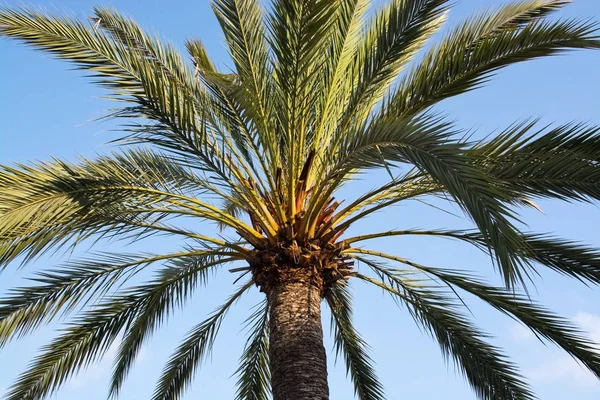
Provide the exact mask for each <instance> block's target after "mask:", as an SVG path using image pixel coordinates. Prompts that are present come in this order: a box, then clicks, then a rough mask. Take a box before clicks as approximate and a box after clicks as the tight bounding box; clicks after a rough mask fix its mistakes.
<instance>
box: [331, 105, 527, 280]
mask: <svg viewBox="0 0 600 400" xmlns="http://www.w3.org/2000/svg"><path fill="white" fill-rule="evenodd" d="M454 134H455V132H454V130H453V128H452V125H451V124H449V123H447V122H444V121H443V120H441V119H439V118H432V117H430V116H427V115H425V116H422V117H419V118H416V119H400V120H398V119H389V120H388V119H379V120H378V121H377V122H374V123H373V124H371V125H370V126H369V127H365V128H363V131H362V132H360V133H357V134H356V135H354V136H352V138H351V139H350V140H349V143H348V144H347V145H344V147H345V148H346V149H347V152H346V153H344V157H343V159H341V160H340V161H338V163H337V166H336V167H334V169H333V170H332V172H331V173H330V175H331V176H337V175H343V174H345V173H347V171H351V170H352V169H356V168H369V167H377V166H382V157H383V158H384V159H385V160H386V161H389V162H392V163H399V162H401V163H410V164H413V165H415V166H416V167H417V168H418V169H419V170H420V171H421V172H422V173H424V174H426V175H428V176H430V177H431V178H432V179H433V180H434V181H435V182H436V183H438V184H439V185H440V186H441V187H442V188H443V189H442V190H443V191H444V192H446V193H448V194H449V195H450V196H451V197H452V199H453V200H454V201H456V202H457V203H458V204H459V206H460V207H461V208H462V209H463V210H464V211H465V212H466V214H467V215H469V216H470V217H471V218H472V220H473V221H474V222H475V224H476V225H477V226H478V228H479V230H480V231H481V232H482V234H483V236H484V237H485V238H486V241H487V245H488V247H489V248H490V249H494V257H495V261H497V264H498V266H499V269H500V271H501V273H502V274H503V276H504V278H505V281H506V284H507V285H514V284H515V283H516V282H518V281H523V272H526V271H523V269H522V268H521V266H520V265H519V263H518V259H516V258H515V255H514V254H515V253H516V251H517V249H518V248H520V247H523V246H524V243H523V241H522V239H521V238H520V236H519V234H518V231H517V229H516V228H515V227H514V225H513V224H512V222H511V219H513V218H514V215H513V212H512V211H511V210H509V208H508V207H507V206H506V204H505V203H504V202H505V201H507V200H509V199H510V197H509V194H508V193H507V192H506V191H505V190H504V189H503V188H502V187H501V186H500V185H497V184H496V182H495V179H494V178H493V177H491V176H489V175H487V174H485V173H484V172H483V171H481V170H480V169H478V168H476V167H474V166H473V165H471V164H470V163H469V159H468V158H467V157H466V156H465V155H464V152H465V149H466V146H465V144H464V143H461V142H459V141H457V140H455V139H453V137H452V136H453V135H454ZM338 179H339V178H338ZM400 195H401V193H400ZM343 228H344V227H343V226H340V227H339V228H338V230H337V231H336V230H334V231H332V233H333V234H335V233H337V232H338V231H340V229H343ZM331 236H332V234H329V236H328V237H331Z"/></svg>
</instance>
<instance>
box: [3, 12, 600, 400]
mask: <svg viewBox="0 0 600 400" xmlns="http://www.w3.org/2000/svg"><path fill="white" fill-rule="evenodd" d="M456 3H458V4H457V6H456V7H454V9H453V10H452V13H451V14H450V24H452V23H455V22H456V21H458V20H461V19H462V18H463V17H464V16H466V15H467V14H468V13H470V12H472V11H474V10H476V9H478V8H480V7H485V6H486V5H497V4H500V2H499V1H496V0H486V1H483V0H463V1H460V2H456ZM7 4H8V5H11V6H12V5H20V4H23V2H21V1H19V2H15V1H8V3H7ZM27 4H29V2H27ZM31 4H36V5H41V6H44V7H47V8H49V9H51V10H68V11H70V12H72V13H74V14H76V15H78V16H81V17H85V16H87V15H89V13H90V10H91V7H92V6H93V5H96V4H99V3H97V2H95V1H94V2H91V1H88V0H71V1H66V0H62V1H61V0H54V1H41V0H40V1H37V2H35V3H31ZM100 4H103V5H108V6H113V7H115V8H117V9H119V10H121V11H122V12H125V13H128V14H130V15H132V16H134V17H135V18H136V19H137V20H138V22H140V23H141V24H142V25H143V26H144V27H146V28H148V29H151V30H154V31H156V32H158V33H161V34H162V35H163V36H165V37H166V38H168V39H169V40H171V41H172V42H174V43H176V44H178V45H182V43H183V40H184V39H186V38H189V37H194V36H198V37H200V38H201V39H202V40H203V41H204V43H205V44H206V46H207V47H208V50H209V52H210V54H211V55H212V57H213V59H214V60H216V61H217V63H218V64H219V65H220V66H221V67H223V68H228V67H229V66H230V65H231V64H230V63H229V62H228V58H227V53H226V50H225V47H224V42H223V40H222V36H221V33H220V30H219V28H218V26H217V23H216V21H215V19H214V17H213V15H212V13H211V10H210V8H209V5H208V1H206V0H199V1H171V2H166V1H158V0H148V1H145V2H143V3H142V2H136V1H126V0H122V1H121V0H114V1H112V2H105V3H100ZM563 15H565V16H567V15H568V16H581V17H595V18H597V19H600V2H598V1H597V0H578V1H575V2H574V4H572V5H570V6H568V7H567V8H566V9H565V10H564V11H563ZM599 65H600V52H591V51H585V52H574V53H569V54H567V55H563V56H559V57H554V58H551V59H544V60H537V61H533V62H529V63H527V64H522V65H518V66H514V67H511V68H509V69H507V70H503V71H501V72H500V73H499V75H498V76H497V77H496V78H495V79H494V80H493V81H492V82H491V83H490V84H488V85H487V86H486V87H485V88H484V89H481V90H478V91H476V92H472V93H470V94H468V95H464V96H461V97H458V98H455V99H452V100H449V101H445V102H443V103H442V104H440V105H439V106H438V109H439V110H442V111H445V112H447V113H448V114H449V115H450V116H452V117H453V118H455V119H456V120H457V121H459V124H460V126H462V127H464V128H472V129H476V130H477V132H478V135H479V134H480V135H484V134H489V133H491V132H494V131H495V130H497V129H500V128H502V127H505V126H507V125H508V124H510V123H511V122H512V121H514V120H517V119H522V118H526V117H529V116H540V117H542V121H543V122H549V123H554V122H555V123H563V122H569V121H572V120H578V121H581V120H583V121H589V122H591V123H596V124H600V114H599V113H598V109H599V106H600V98H599V97H598V93H600V68H599ZM71 68H72V67H71V66H70V65H68V64H65V63H63V62H61V61H57V60H53V59H50V58H49V57H48V56H47V55H44V54H41V53H37V52H34V51H32V50H30V49H27V48H26V47H25V46H23V45H20V44H17V43H15V42H12V41H11V42H9V41H6V40H2V41H0V87H1V88H2V92H1V95H0V96H1V97H0V99H1V104H2V106H1V107H0V163H3V164H7V163H11V162H25V161H27V160H47V159H49V158H50V157H51V156H56V157H60V158H66V159H74V157H75V156H76V155H77V154H83V155H86V156H93V154H94V153H97V152H100V153H101V152H106V151H108V150H109V149H110V147H109V146H106V145H105V143H106V142H108V141H109V140H110V139H112V138H114V137H116V134H115V133H112V132H109V130H110V128H111V127H112V126H113V125H111V124H110V123H102V124H99V123H95V122H90V121H91V120H92V119H93V118H95V117H98V116H100V115H101V113H102V111H103V110H106V109H107V108H109V107H110V106H111V104H110V103H107V102H106V101H104V100H101V99H100V98H99V97H100V96H101V95H102V92H101V91H100V90H99V89H97V88H95V87H93V86H92V85H90V84H88V82H87V81H86V79H84V78H83V77H82V74H81V73H79V72H74V71H71ZM371 178H373V179H376V178H377V177H376V176H373V177H369V179H368V180H367V179H365V180H363V181H362V182H360V183H359V186H360V187H361V188H363V189H368V188H370V187H371V186H372V184H373V183H372V182H371ZM359 186H355V188H356V187H359ZM540 205H541V206H542V209H543V211H544V214H541V213H538V212H533V211H527V212H526V213H525V217H524V219H525V221H526V222H527V223H528V225H529V226H528V228H529V229H531V230H534V231H540V232H556V233H559V234H560V235H562V236H564V237H567V238H572V239H577V240H581V241H583V242H586V243H588V244H591V245H594V246H596V247H600V238H599V237H598V234H597V227H598V226H600V210H599V209H598V207H597V206H591V205H585V204H580V203H573V204H563V203H558V202H554V201H542V202H540ZM468 225H469V224H468V222H466V221H464V220H461V219H459V218H455V217H452V216H449V215H446V214H441V213H439V212H436V211H435V210H433V209H431V208H427V207H424V206H420V205H418V204H410V205H403V206H400V207H397V208H395V209H394V210H393V211H392V212H390V213H387V214H385V215H384V214H380V215H376V216H375V217H374V218H372V219H371V220H369V222H368V223H367V224H366V226H364V227H366V228H370V229H376V230H381V229H383V228H401V227H423V228H436V227H440V228H444V227H448V228H450V227H463V226H468ZM204 228H205V227H200V228H199V229H204ZM207 229H208V228H207ZM120 246H121V245H112V247H111V246H107V247H106V248H107V249H110V250H120V249H121V247H120ZM173 246H177V243H176V242H175V241H173V240H164V239H159V240H156V239H154V240H149V241H147V242H146V243H145V244H143V245H142V244H140V245H139V247H140V248H143V249H150V250H152V251H160V250H162V249H172V248H173ZM377 247H378V248H381V249H385V250H387V251H391V252H396V253H398V254H401V255H403V256H406V257H409V258H412V259H415V260H418V261H421V262H423V263H429V264H430V265H435V266H441V267H454V268H462V269H465V268H466V269H472V270H476V271H478V272H479V273H480V274H482V275H484V276H487V277H488V278H489V279H496V278H494V277H493V276H492V272H491V266H490V263H489V261H488V259H487V258H486V257H485V256H484V255H482V254H480V253H478V252H477V251H476V250H474V249H470V248H468V247H465V246H463V245H460V244H456V243H453V242H448V241H431V240H407V239H404V240H397V239H395V240H387V241H384V242H380V243H379V244H378V245H377ZM57 260H58V258H53V259H50V258H48V259H43V260H40V261H39V262H36V263H34V264H32V265H30V266H28V267H27V268H26V269H24V270H20V271H18V270H17V268H16V266H15V267H13V268H9V269H8V270H7V271H6V272H5V273H4V274H3V275H2V277H1V278H0V294H2V293H5V292H6V290H7V289H8V288H9V287H11V286H14V285H17V284H21V283H22V278H23V276H27V275H29V274H31V273H32V272H33V271H36V270H41V269H43V268H48V267H49V266H52V265H55V264H56V262H57ZM233 279H234V277H233V276H231V275H230V274H228V273H223V274H221V275H219V276H217V277H216V278H215V279H214V281H213V284H212V285H210V286H209V287H208V288H206V289H201V290H198V292H197V295H196V296H195V298H194V300H193V301H192V302H190V303H189V306H188V308H187V309H186V310H185V312H182V313H180V314H177V315H176V316H175V318H173V319H172V320H171V321H170V322H169V323H168V325H167V326H165V327H163V328H162V329H161V330H160V331H159V332H158V333H157V334H156V335H154V337H153V338H152V339H151V340H150V341H149V342H148V343H147V345H146V347H145V349H144V351H143V354H142V356H141V357H140V359H139V360H138V362H137V364H136V367H135V369H134V371H133V372H132V374H131V375H130V379H129V380H128V381H127V382H126V384H125V386H124V390H123V394H122V398H123V399H128V400H144V399H148V398H149V396H150V393H151V392H152V390H153V387H154V383H155V382H156V379H157V377H158V375H159V373H160V370H161V369H162V367H163V365H164V361H165V360H166V358H167V357H168V355H169V354H170V352H171V351H172V349H173V348H174V347H175V346H176V345H177V343H178V342H179V340H180V339H181V338H182V337H183V334H184V333H185V332H186V330H187V329H188V328H189V327H191V326H192V325H194V324H195V323H196V322H198V321H199V320H200V318H202V317H203V316H204V315H206V314H207V313H208V312H210V311H211V310H212V309H214V307H216V306H217V305H219V304H220V303H222V301H223V300H224V299H225V298H226V297H227V296H228V294H229V293H230V292H231V290H232V282H233ZM354 292H355V295H356V305H355V308H356V324H357V326H358V329H359V330H360V331H361V332H362V334H363V335H364V337H365V339H366V340H367V341H368V342H369V343H370V345H371V346H372V356H373V358H374V359H375V360H376V362H377V370H378V373H379V376H380V378H381V380H382V381H383V383H384V385H385V388H386V392H387V394H388V398H389V399H390V400H392V399H400V398H403V399H441V398H444V399H445V400H459V399H460V400H465V399H474V398H475V396H474V395H473V394H472V392H471V390H470V388H469V387H468V385H467V384H466V382H465V381H464V379H463V378H462V377H461V376H460V375H459V374H457V373H456V372H455V370H454V368H453V367H452V366H447V365H446V364H444V362H443V360H442V357H441V355H440V351H439V349H438V347H437V344H435V343H434V342H433V341H432V340H431V339H430V338H429V337H427V336H425V335H423V334H422V333H421V332H420V331H419V329H418V328H417V327H416V326H415V325H414V323H413V322H412V320H411V319H410V317H409V316H408V315H407V313H406V312H404V311H403V310H399V309H398V308H397V307H396V306H395V305H394V303H393V302H392V301H390V299H389V297H386V296H384V295H383V294H382V293H381V292H379V291H377V290H375V289H372V288H368V287H364V286H362V285H355V286H354ZM532 294H533V296H534V297H535V298H537V299H540V300H541V301H543V302H544V303H545V304H546V305H548V306H550V307H551V308H552V309H554V310H556V311H558V312H560V313H561V314H563V315H565V316H568V317H569V318H572V319H573V320H574V321H576V322H577V323H578V324H580V325H581V326H582V328H584V329H586V330H587V331H588V332H589V334H590V335H591V336H592V337H593V338H595V340H596V341H600V306H599V304H600V288H596V289H590V288H586V287H585V286H582V285H579V284H576V283H574V282H571V281H569V280H567V279H564V278H561V277H559V276H557V275H555V274H552V273H544V274H543V276H542V279H541V280H540V281H539V282H538V284H537V287H536V288H535V289H534V290H533V293H532ZM258 299H259V296H258V294H256V293H254V294H252V295H250V296H248V297H246V298H244V299H243V301H241V302H240V303H238V305H237V307H236V308H235V310H234V311H233V312H232V313H231V314H229V318H228V319H227V321H226V322H225V324H224V325H223V326H222V329H221V335H220V337H219V338H218V339H217V343H216V347H215V349H214V352H213V354H212V357H211V359H209V360H207V361H206V362H205V363H204V365H203V367H202V369H201V371H200V372H199V373H197V375H196V379H195V381H194V384H193V386H192V388H191V389H190V390H189V391H188V392H187V394H186V396H185V399H199V398H209V399H231V398H233V393H234V390H235V389H234V384H235V378H231V377H230V376H231V375H232V373H233V372H234V371H235V369H236V367H237V360H238V357H239V355H240V354H241V349H242V347H243V343H244V336H243V332H242V331H241V322H242V321H243V319H244V317H245V316H246V315H248V312H249V311H248V310H249V308H250V307H251V306H252V305H254V304H255V303H256V302H257V301H258ZM470 304H472V311H473V313H474V315H475V318H476V321H477V323H478V324H479V325H480V326H482V327H484V328H485V329H486V330H487V331H488V332H489V333H491V334H493V335H494V338H493V339H492V341H493V343H494V344H497V345H499V346H502V347H504V348H505V349H506V351H507V352H508V354H509V355H510V356H512V357H513V359H514V360H515V361H517V362H518V363H519V365H520V366H521V371H522V373H523V374H524V375H525V376H526V377H527V379H528V381H529V382H530V383H531V385H532V386H533V388H534V389H535V390H536V392H537V393H538V395H539V397H540V399H543V400H562V399H566V398H569V399H579V400H592V399H598V398H600V384H599V383H598V381H596V380H595V379H594V378H593V377H592V376H591V375H590V374H589V373H587V372H586V371H584V370H583V369H582V368H581V367H579V366H578V365H577V364H576V363H574V362H573V361H571V360H570V359H569V357H568V356H566V355H564V354H562V353H561V352H559V351H557V350H556V349H555V348H554V347H553V346H552V345H549V346H547V347H546V346H544V345H543V344H541V343H540V342H538V341H537V340H536V339H535V338H533V337H532V336H531V335H530V334H528V333H527V331H526V330H524V329H522V328H520V327H519V325H517V324H516V323H515V322H513V321H511V320H510V319H507V318H505V317H503V316H501V315H499V314H498V313H497V312H495V311H493V310H491V308H489V307H486V306H484V305H482V304H480V303H478V302H475V301H470ZM324 322H325V324H326V342H327V343H326V344H327V345H328V346H329V347H328V349H329V350H328V354H329V359H330V362H331V368H330V385H331V398H332V399H333V400H341V399H349V398H352V386H351V383H350V382H349V381H348V380H346V379H345V371H344V367H343V365H342V364H341V363H338V364H337V365H334V353H333V352H332V351H331V346H330V344H331V341H330V338H329V335H328V330H327V329H328V316H327V314H325V317H324ZM55 328H56V326H51V327H49V328H47V329H43V330H41V331H40V332H38V333H37V334H34V335H32V336H29V337H27V338H25V339H23V340H21V341H19V342H16V343H13V344H11V345H9V346H7V347H6V348H5V349H3V350H2V352H0V393H2V391H3V390H5V389H6V388H7V387H8V386H9V385H10V382H11V381H12V380H13V379H14V378H15V377H16V376H17V374H18V373H19V372H21V371H22V370H23V369H24V368H25V366H26V365H27V363H28V362H29V360H30V359H31V358H32V357H33V356H34V355H35V354H36V351H37V349H38V348H39V347H40V346H41V345H42V344H44V343H45V342H47V341H48V340H49V339H50V338H51V337H52V334H53V329H55ZM110 371H111V360H109V359H107V360H104V361H102V362H101V363H99V364H97V365H95V366H93V367H91V368H90V369H89V370H87V371H86V372H83V373H81V374H80V375H79V376H78V377H77V378H76V379H73V380H72V381H71V382H69V383H68V384H67V385H65V387H64V389H61V390H60V391H59V392H58V393H57V394H56V395H55V397H54V398H56V399H60V400H75V399H82V398H84V399H86V400H99V399H104V398H106V394H107V383H108V379H109V377H110Z"/></svg>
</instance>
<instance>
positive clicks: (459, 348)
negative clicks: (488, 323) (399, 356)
mask: <svg viewBox="0 0 600 400" xmlns="http://www.w3.org/2000/svg"><path fill="white" fill-rule="evenodd" d="M361 261H362V262H364V263H365V264H367V265H374V263H373V262H371V261H368V260H365V259H361ZM374 270H375V271H376V272H379V275H380V278H381V279H382V281H377V280H373V279H371V278H368V277H366V276H362V275H357V276H358V277H359V278H360V279H363V280H365V281H367V282H370V283H373V284H374V285H376V286H377V287H380V288H382V289H383V290H385V291H387V292H389V293H390V294H391V295H392V296H393V297H395V298H396V299H397V300H398V301H400V302H401V303H403V304H405V305H406V306H407V307H408V309H409V311H410V312H411V314H412V316H413V317H414V319H415V321H416V322H417V323H418V324H419V325H420V326H422V327H423V328H424V329H425V330H426V331H428V332H429V333H431V335H432V336H433V337H434V338H435V339H436V340H437V342H438V344H439V345H440V348H441V349H442V353H443V355H444V357H445V358H451V359H453V360H454V363H455V366H456V367H457V369H459V370H460V371H461V372H462V373H463V374H464V375H465V377H466V378H467V380H468V381H469V383H470V384H471V386H472V387H473V390H474V391H475V393H476V394H477V396H478V397H479V398H480V399H483V400H517V399H519V400H524V399H531V400H533V399H534V398H535V397H534V396H533V394H532V393H531V392H530V391H529V389H528V387H527V385H526V384H525V383H524V382H523V380H522V378H521V376H520V375H519V373H518V372H517V369H516V367H515V366H514V365H513V364H511V363H510V362H509V361H508V360H507V359H506V357H505V356H503V355H502V354H501V353H500V351H499V350H498V349H497V348H496V347H494V346H492V345H490V344H488V343H487V342H485V341H484V339H485V338H486V336H487V335H486V334H484V333H482V332H480V331H479V330H477V329H476V328H475V327H474V326H473V325H472V324H471V323H470V322H469V321H468V320H467V319H466V317H465V316H464V315H462V314H460V313H459V312H458V311H457V308H458V307H459V306H460V303H456V302H455V301H453V300H452V299H451V298H450V297H449V296H447V295H446V294H444V293H443V292H442V291H441V290H439V289H437V288H432V287H427V286H424V285H423V284H422V282H420V281H418V280H417V281H414V280H413V277H412V276H411V275H410V274H401V275H397V274H388V273H385V272H381V271H380V270H378V269H377V268H374Z"/></svg>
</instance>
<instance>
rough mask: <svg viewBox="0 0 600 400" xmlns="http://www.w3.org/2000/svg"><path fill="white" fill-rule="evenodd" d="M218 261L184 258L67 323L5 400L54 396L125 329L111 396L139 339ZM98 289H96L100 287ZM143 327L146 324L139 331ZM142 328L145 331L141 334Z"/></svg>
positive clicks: (99, 355)
mask: <svg viewBox="0 0 600 400" xmlns="http://www.w3.org/2000/svg"><path fill="white" fill-rule="evenodd" d="M224 261H226V260H224V259H220V260H219V259H218V258H212V259H211V257H210V256H209V257H208V258H202V257H200V258H198V257H196V258H193V257H192V258H190V259H189V261H188V262H185V261H184V260H181V261H180V262H182V263H184V264H180V263H179V262H177V261H174V263H173V264H172V265H171V266H170V267H167V268H166V269H163V270H162V271H161V272H160V273H159V275H158V277H157V278H156V280H154V281H152V282H150V283H148V284H146V285H143V286H139V287H134V288H131V289H127V290H125V291H124V292H122V293H119V294H117V295H114V296H103V301H102V303H100V304H99V305H96V306H94V307H92V308H91V310H89V311H87V312H86V313H85V314H84V315H83V316H82V317H79V318H78V319H77V321H76V322H75V323H73V324H71V325H70V326H69V327H68V328H67V329H65V330H64V333H63V334H62V335H61V336H59V337H58V338H57V339H55V340H54V341H53V342H52V343H50V344H49V345H47V346H45V347H44V348H43V350H44V351H43V353H42V354H41V355H39V356H38V357H37V358H36V359H35V360H34V361H33V363H32V364H31V365H30V367H29V369H28V370H27V371H26V372H25V373H23V374H22V375H21V376H20V377H19V378H18V380H17V381H16V383H15V384H14V385H13V386H12V387H11V389H10V392H9V394H8V397H7V398H8V399H11V400H12V399H23V400H26V399H32V400H33V399H38V398H43V397H45V396H47V395H49V394H51V393H53V392H54V391H56V390H57V389H58V388H59V387H60V385H61V384H62V383H64V382H65V381H66V380H67V379H68V378H70V377H71V376H73V374H75V373H77V372H78V371H79V370H81V369H82V368H85V367H87V366H88V365H90V364H91V363H93V362H94V361H96V360H98V359H99V358H101V357H102V355H103V354H105V352H106V350H108V348H109V347H110V345H111V344H112V343H113V342H114V341H115V340H116V339H117V337H118V335H119V334H120V333H121V332H122V331H123V330H127V332H128V333H127V335H126V337H125V341H124V342H123V344H122V345H121V347H120V357H119V363H118V364H117V367H116V371H115V384H114V386H113V388H112V390H113V393H115V392H116V390H118V387H119V385H120V380H119V379H120V377H121V375H122V374H124V373H126V371H127V370H128V368H129V366H130V365H131V362H132V358H133V357H134V356H135V353H136V352H137V350H138V349H139V346H141V344H142V341H143V338H144V337H145V336H146V335H147V334H149V332H150V331H151V330H152V329H151V328H150V326H151V325H154V324H156V323H159V322H160V321H161V320H162V319H163V318H164V317H165V316H166V314H168V313H169V312H170V310H172V309H173V307H174V306H175V305H181V304H182V302H183V300H184V298H185V297H187V296H188V295H189V293H190V291H191V290H192V289H193V287H194V285H195V282H197V281H198V280H199V279H205V269H206V268H210V267H213V266H216V265H218V264H221V263H223V262H224ZM100 289H102V288H100ZM144 323H147V324H148V325H146V326H144ZM144 328H145V329H144Z"/></svg>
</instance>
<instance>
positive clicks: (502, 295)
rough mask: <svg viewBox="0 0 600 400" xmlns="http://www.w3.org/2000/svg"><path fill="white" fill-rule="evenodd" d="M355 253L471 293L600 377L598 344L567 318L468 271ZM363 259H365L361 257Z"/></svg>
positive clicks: (388, 271) (390, 270)
mask: <svg viewBox="0 0 600 400" xmlns="http://www.w3.org/2000/svg"><path fill="white" fill-rule="evenodd" d="M349 251H350V252H355V253H356V254H365V255H370V256H375V257H379V258H382V259H384V260H387V261H394V262H398V263H401V264H404V265H406V266H409V267H413V268H415V269H417V270H418V271H421V272H423V273H426V274H428V275H430V276H433V277H435V278H438V279H439V280H441V281H442V282H443V283H445V284H447V285H449V286H451V287H452V286H455V287H457V288H459V289H462V290H464V291H465V292H468V293H471V294H473V295H475V296H477V297H478V298H480V299H481V300H483V301H485V302H486V303H488V304H490V305H491V306H493V307H494V308H496V309H497V310H499V311H501V312H503V313H505V314H507V315H509V316H511V317H513V318H515V319H518V320H519V321H521V322H522V323H524V324H525V326H527V327H528V328H529V329H531V330H532V331H533V332H535V333H536V334H537V335H539V336H541V337H543V338H545V339H547V340H549V341H551V342H553V343H555V344H556V345H557V346H559V347H561V348H562V349H563V350H565V351H566V352H567V353H569V354H570V355H571V356H572V357H573V358H575V359H576V360H578V361H580V362H581V363H582V364H583V365H585V366H586V367H587V368H588V369H589V370H590V371H591V372H593V373H594V374H595V375H596V376H598V377H599V378H600V355H599V354H598V352H597V348H596V345H595V344H594V343H593V342H592V341H591V340H589V339H587V338H586V337H585V335H584V334H583V333H582V332H581V331H580V330H579V329H577V328H576V327H575V326H573V325H572V324H571V323H570V322H569V321H567V320H566V319H564V318H561V317H558V316H556V315H554V314H553V313H552V312H550V311H549V310H547V309H545V308H544V307H542V306H540V305H538V304H536V303H535V302H533V301H532V300H531V299H530V298H529V297H527V296H524V295H522V294H520V293H517V292H515V291H509V290H507V289H506V288H501V287H493V286H488V285H485V284H483V283H481V282H480V281H478V280H477V279H476V278H475V277H473V276H471V275H470V274H469V273H468V272H465V271H452V270H448V269H441V268H434V267H429V266H425V265H422V264H418V263H415V262H412V261H409V260H407V259H404V258H402V257H397V256H393V255H389V254H384V253H379V252H373V251H370V250H363V249H360V250H359V249H356V250H349ZM361 260H364V259H363V258H361ZM370 266H371V267H372V268H374V269H375V270H376V271H377V272H378V273H380V274H384V275H385V276H402V271H401V270H399V269H393V268H387V267H385V266H381V265H378V264H376V263H371V264H370Z"/></svg>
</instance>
